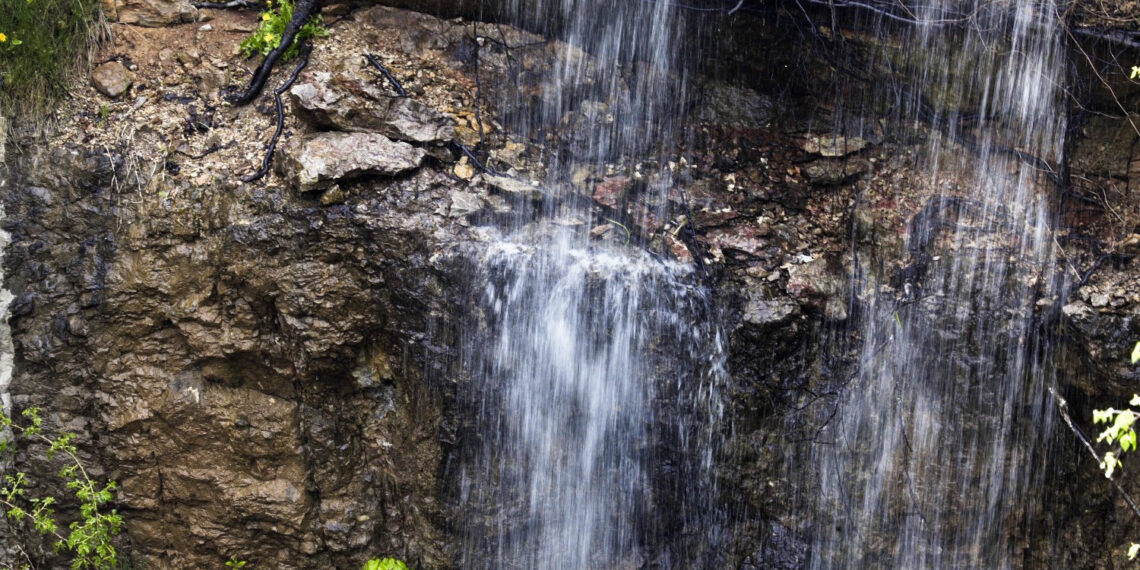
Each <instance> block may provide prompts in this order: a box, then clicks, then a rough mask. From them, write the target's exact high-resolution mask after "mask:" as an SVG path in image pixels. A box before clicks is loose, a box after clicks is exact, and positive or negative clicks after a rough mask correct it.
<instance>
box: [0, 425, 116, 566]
mask: <svg viewBox="0 0 1140 570" xmlns="http://www.w3.org/2000/svg"><path fill="white" fill-rule="evenodd" d="M21 415H22V417H23V418H24V422H17V421H16V420H14V419H12V418H11V417H9V416H7V415H5V414H2V413H0V438H3V439H0V453H4V452H12V451H13V450H14V447H15V445H14V444H15V442H16V439H17V438H23V439H25V440H27V441H30V442H34V443H41V444H46V445H47V446H48V449H47V451H46V452H45V453H44V455H45V456H46V458H47V460H49V461H51V460H54V459H56V458H57V457H62V458H63V463H64V464H65V465H64V467H63V468H62V469H60V471H59V476H60V478H61V479H63V480H64V481H66V484H67V488H68V489H70V490H71V491H72V492H74V493H75V497H76V498H77V499H79V513H80V520H77V521H75V522H73V523H71V524H70V525H69V526H68V529H69V532H67V534H66V535H64V534H63V533H61V532H60V529H59V524H58V523H57V522H56V520H55V516H54V515H55V511H54V510H53V508H52V506H53V505H55V504H56V503H57V502H58V501H57V499H56V498H55V497H52V496H45V497H29V496H28V487H29V483H30V481H29V478H28V475H27V474H26V473H24V472H17V473H6V474H4V477H3V485H2V486H0V506H2V507H3V509H4V512H5V514H6V515H7V516H8V518H9V519H11V520H12V521H13V522H20V521H28V522H30V523H31V525H32V528H33V529H35V531H36V532H38V533H39V534H41V535H49V534H50V535H52V536H54V537H55V538H56V543H55V549H56V551H57V552H63V551H69V552H71V554H72V559H71V568H72V569H73V570H77V569H82V568H94V569H96V570H110V569H114V568H118V567H119V566H120V562H119V553H118V551H116V550H115V546H114V545H113V544H112V541H113V539H114V537H115V536H117V535H118V534H119V532H120V531H121V530H122V527H123V520H122V517H121V516H119V514H118V513H117V512H116V511H115V510H113V509H112V510H111V511H109V512H107V511H104V510H101V508H103V507H104V506H105V505H107V503H110V502H111V499H113V498H114V493H115V482H114V481H108V482H107V483H106V484H105V485H102V486H100V485H99V484H97V483H96V482H95V481H93V480H92V479H91V477H90V476H89V475H88V473H87V469H86V468H85V467H84V466H83V462H82V461H81V460H80V459H79V456H78V452H77V450H76V448H75V444H73V443H72V441H73V440H74V439H75V434H73V433H65V434H63V435H60V436H59V437H56V438H54V439H53V438H51V437H48V436H47V435H45V434H44V433H43V418H42V417H41V416H40V409H39V408H28V409H26V410H24V411H23V413H22V414H21ZM8 434H10V435H11V436H12V437H6V436H7V435H8ZM21 551H22V552H24V554H25V556H27V552H26V551H24V550H23V549H21ZM29 562H31V560H30V559H29Z"/></svg>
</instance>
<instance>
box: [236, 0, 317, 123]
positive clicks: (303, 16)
mask: <svg viewBox="0 0 1140 570" xmlns="http://www.w3.org/2000/svg"><path fill="white" fill-rule="evenodd" d="M319 11H320V6H319V4H318V0H297V3H296V4H295V5H294V6H293V19H291V20H289V23H288V24H285V31H284V32H281V43H280V44H278V45H277V47H276V48H274V49H273V51H271V52H269V54H268V55H266V56H265V59H264V60H262V62H261V65H259V66H258V67H257V71H255V72H254V73H253V79H251V80H250V82H249V87H247V88H246V90H245V91H243V92H241V93H237V94H235V95H231V96H228V97H226V100H227V101H229V102H230V103H233V104H234V105H245V104H247V103H249V102H250V101H253V100H254V99H256V98H257V96H258V95H260V94H261V90H262V89H263V88H264V87H265V82H266V81H267V80H268V79H269V75H270V74H271V73H272V72H273V66H274V65H276V64H277V60H279V59H281V56H282V55H284V54H285V51H286V50H288V49H289V46H291V45H293V40H294V39H296V37H297V33H298V32H300V31H301V28H302V27H303V26H304V25H305V22H306V21H308V19H309V17H310V16H313V15H315V14H316V13H317V12H319ZM302 67H303V66H302Z"/></svg>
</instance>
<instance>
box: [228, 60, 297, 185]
mask: <svg viewBox="0 0 1140 570" xmlns="http://www.w3.org/2000/svg"><path fill="white" fill-rule="evenodd" d="M312 52H313V47H312V46H310V45H305V47H303V48H301V57H300V61H298V62H297V67H295V68H293V73H292V75H290V76H289V79H287V80H286V81H285V83H282V84H281V87H278V88H277V90H276V91H274V92H273V102H274V103H276V104H277V130H275V131H273V138H271V139H269V148H268V149H266V151H265V158H264V159H262V161H261V169H260V170H258V171H257V172H254V173H253V174H250V175H248V176H243V177H242V179H241V180H242V182H253V181H255V180H258V179H260V178H261V177H263V176H265V175H266V174H268V173H269V167H270V166H271V165H272V164H273V152H274V151H275V150H277V139H279V138H281V131H282V130H283V129H284V128H285V109H284V107H283V106H282V104H281V94H282V93H284V92H285V91H286V90H287V89H289V88H290V87H292V86H293V82H294V81H296V80H297V76H298V75H300V74H301V70H302V69H305V66H306V65H308V64H309V54H310V53H312Z"/></svg>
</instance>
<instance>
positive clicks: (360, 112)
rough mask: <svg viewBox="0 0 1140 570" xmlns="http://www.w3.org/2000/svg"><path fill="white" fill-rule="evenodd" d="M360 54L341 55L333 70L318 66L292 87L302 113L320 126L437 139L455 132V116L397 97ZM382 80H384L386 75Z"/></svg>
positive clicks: (446, 138) (419, 140)
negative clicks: (369, 67)
mask: <svg viewBox="0 0 1140 570" xmlns="http://www.w3.org/2000/svg"><path fill="white" fill-rule="evenodd" d="M363 61H364V59H363V58H362V57H359V56H354V57H349V58H345V59H343V60H341V61H340V62H339V63H338V64H337V65H336V67H335V68H334V70H333V71H332V72H328V71H313V72H309V73H307V74H305V75H303V76H302V78H301V79H300V80H299V81H298V82H297V83H296V84H295V85H294V86H293V87H292V88H291V89H290V90H289V98H290V99H291V100H292V102H293V108H294V109H297V111H298V114H300V115H301V116H302V117H305V118H306V119H307V120H308V121H310V122H311V123H313V124H314V125H315V126H317V127H319V128H324V129H336V130H341V131H349V132H376V133H380V134H383V135H385V136H387V137H390V138H393V139H396V140H403V141H410V142H417V143H431V142H443V141H450V140H452V139H453V138H455V119H454V118H453V117H452V116H451V115H448V114H446V113H442V112H440V111H437V110H435V109H433V108H431V107H429V106H428V105H425V104H424V103H421V102H420V101H417V100H416V99H415V98H413V97H395V96H393V94H390V93H387V92H385V91H384V90H383V88H382V87H380V86H379V85H377V83H376V80H375V77H372V76H369V75H365V74H366V73H371V74H373V75H375V76H379V74H378V73H377V72H375V71H371V70H368V69H365V67H364V64H363V63H362V62H363ZM381 81H384V80H383V78H381Z"/></svg>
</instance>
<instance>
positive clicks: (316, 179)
mask: <svg viewBox="0 0 1140 570" xmlns="http://www.w3.org/2000/svg"><path fill="white" fill-rule="evenodd" d="M425 156H427V153H426V152H425V151H424V150H423V149H420V148H416V147H414V146H412V145H410V144H407V143H403V142H395V141H392V140H391V139H389V138H388V137H385V136H384V135H380V134H376V133H317V134H314V135H310V136H307V137H302V138H299V139H295V140H293V141H290V143H288V144H286V145H285V146H284V147H283V148H282V149H281V158H280V160H279V161H278V162H277V171H278V172H279V173H280V174H281V175H282V176H284V177H285V178H286V179H288V180H289V181H290V182H291V183H292V185H293V187H294V188H296V189H297V190H299V191H301V192H311V191H313V190H320V189H322V188H325V187H327V186H328V185H329V184H331V183H333V182H335V181H337V180H342V179H345V178H355V177H360V176H369V175H373V176H375V175H380V176H392V175H395V174H400V173H402V172H407V171H409V170H414V169H416V168H419V166H420V164H422V163H423V160H424V157H425Z"/></svg>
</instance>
